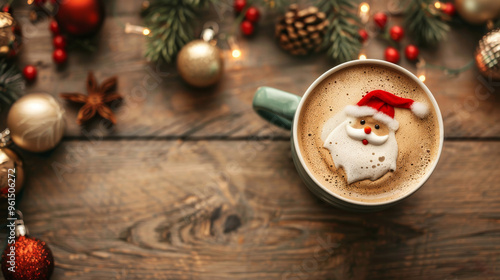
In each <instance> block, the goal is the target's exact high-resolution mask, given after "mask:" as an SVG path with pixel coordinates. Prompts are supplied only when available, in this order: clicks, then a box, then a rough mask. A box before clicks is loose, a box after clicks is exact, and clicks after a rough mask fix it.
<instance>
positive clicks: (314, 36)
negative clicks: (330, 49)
mask: <svg viewBox="0 0 500 280" xmlns="http://www.w3.org/2000/svg"><path fill="white" fill-rule="evenodd" d="M327 26H328V20H327V19H326V15H325V13H322V12H319V11H318V8H316V7H309V8H306V9H304V10H300V11H299V10H298V6H297V4H292V5H290V7H289V8H288V11H287V12H286V13H285V16H284V17H282V18H280V20H279V21H278V23H277V24H276V37H277V38H278V42H279V45H280V47H281V48H282V49H284V50H285V51H287V52H289V53H291V54H293V55H306V54H309V53H311V52H317V51H319V50H320V49H321V43H322V42H323V36H324V34H325V30H326V28H327Z"/></svg>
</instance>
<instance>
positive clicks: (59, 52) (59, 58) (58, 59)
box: [52, 49, 68, 64]
mask: <svg viewBox="0 0 500 280" xmlns="http://www.w3.org/2000/svg"><path fill="white" fill-rule="evenodd" d="M52 58H53V59H54V62H55V63H56V64H63V63H65V62H66V60H67V59H68V54H67V53H66V51H65V50H63V49H56V50H55V51H54V52H53V53H52Z"/></svg>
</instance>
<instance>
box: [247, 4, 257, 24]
mask: <svg viewBox="0 0 500 280" xmlns="http://www.w3.org/2000/svg"><path fill="white" fill-rule="evenodd" d="M259 17H260V13H259V10H257V8H255V7H250V8H248V10H247V11H246V13H245V18H246V19H247V20H249V21H251V22H257V21H258V20H259Z"/></svg>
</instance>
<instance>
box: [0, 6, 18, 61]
mask: <svg viewBox="0 0 500 280" xmlns="http://www.w3.org/2000/svg"><path fill="white" fill-rule="evenodd" d="M21 38H22V36H21V28H20V27H19V25H18V24H17V22H16V21H15V20H14V18H13V17H12V16H11V15H10V14H9V13H4V12H0V57H13V56H15V55H17V53H18V52H19V50H20V48H21Z"/></svg>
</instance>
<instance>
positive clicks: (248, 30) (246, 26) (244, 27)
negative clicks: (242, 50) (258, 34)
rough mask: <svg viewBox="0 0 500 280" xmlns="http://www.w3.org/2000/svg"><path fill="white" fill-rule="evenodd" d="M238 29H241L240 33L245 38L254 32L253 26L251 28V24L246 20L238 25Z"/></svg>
mask: <svg viewBox="0 0 500 280" xmlns="http://www.w3.org/2000/svg"><path fill="white" fill-rule="evenodd" d="M240 28H241V32H242V33H243V34H244V35H245V36H250V35H252V34H253V32H254V26H253V23H251V22H250V21H248V20H244V21H243V22H242V23H241V25H240Z"/></svg>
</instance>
